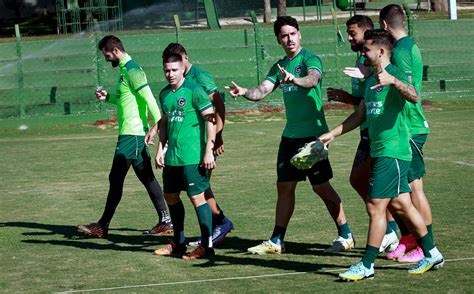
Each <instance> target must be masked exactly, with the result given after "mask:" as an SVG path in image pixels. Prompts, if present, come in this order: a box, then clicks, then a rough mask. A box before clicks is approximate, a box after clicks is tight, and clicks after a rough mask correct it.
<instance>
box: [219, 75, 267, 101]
mask: <svg viewBox="0 0 474 294" xmlns="http://www.w3.org/2000/svg"><path fill="white" fill-rule="evenodd" d="M231 84H232V86H229V87H227V86H226V87H225V88H226V89H227V90H229V93H230V95H231V96H232V97H234V98H237V97H239V96H243V97H244V98H245V99H247V100H250V101H259V100H262V99H263V98H265V97H266V96H267V95H268V94H270V93H271V92H272V91H273V87H274V86H275V85H274V84H273V83H272V82H270V81H268V80H264V81H263V82H262V83H261V84H260V86H258V87H256V88H251V89H248V88H243V87H240V86H239V85H237V84H236V83H235V82H234V81H232V82H231Z"/></svg>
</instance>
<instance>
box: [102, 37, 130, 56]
mask: <svg viewBox="0 0 474 294" xmlns="http://www.w3.org/2000/svg"><path fill="white" fill-rule="evenodd" d="M97 47H98V48H99V50H102V49H105V50H106V51H107V52H110V51H112V50H113V49H114V48H117V49H119V50H120V51H122V52H125V48H124V47H123V44H122V41H120V39H119V38H117V37H116V36H113V35H108V36H105V37H103V38H102V40H100V41H99V44H98V46H97Z"/></svg>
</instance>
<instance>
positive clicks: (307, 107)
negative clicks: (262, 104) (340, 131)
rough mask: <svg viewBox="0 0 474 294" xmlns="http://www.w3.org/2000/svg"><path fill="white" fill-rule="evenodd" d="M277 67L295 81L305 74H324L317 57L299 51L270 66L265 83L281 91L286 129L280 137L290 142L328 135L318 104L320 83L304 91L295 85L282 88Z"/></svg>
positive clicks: (320, 107)
mask: <svg viewBox="0 0 474 294" xmlns="http://www.w3.org/2000/svg"><path fill="white" fill-rule="evenodd" d="M277 64H279V65H280V66H281V67H283V68H284V69H286V70H287V71H288V72H289V73H291V74H293V75H294V76H295V78H299V77H304V76H306V75H307V74H308V70H310V69H312V70H317V71H318V72H320V73H321V75H322V73H323V65H322V63H321V60H320V59H319V57H317V56H316V55H314V54H313V53H311V52H310V51H308V50H306V49H304V48H302V49H301V50H300V52H299V53H298V54H297V55H296V56H295V57H293V58H292V59H290V58H288V56H285V58H283V59H281V60H279V61H278V62H277V63H275V64H274V65H273V67H272V68H271V69H270V72H269V73H268V75H267V77H266V80H268V81H270V82H271V83H273V84H274V85H275V86H279V87H280V89H281V90H282V91H283V100H284V103H285V110H286V125H285V129H284V130H283V136H284V137H289V138H304V137H311V136H319V135H321V134H323V133H326V132H327V131H328V126H327V124H326V119H325V117H324V111H323V103H322V100H321V82H322V81H321V80H320V81H319V82H318V85H317V86H316V87H314V88H303V87H299V86H297V85H295V84H292V83H290V84H282V83H281V82H280V81H281V80H282V73H281V72H280V70H279V69H278V67H277Z"/></svg>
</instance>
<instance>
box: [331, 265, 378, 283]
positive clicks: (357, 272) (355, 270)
mask: <svg viewBox="0 0 474 294" xmlns="http://www.w3.org/2000/svg"><path fill="white" fill-rule="evenodd" d="M374 273H375V272H374V265H373V264H372V266H371V267H370V268H366V267H365V266H364V264H363V263H362V262H359V263H358V264H355V265H353V266H351V267H350V268H349V270H348V271H346V272H344V273H342V274H339V278H340V279H341V280H343V281H348V282H355V281H360V280H364V279H372V278H373V277H374Z"/></svg>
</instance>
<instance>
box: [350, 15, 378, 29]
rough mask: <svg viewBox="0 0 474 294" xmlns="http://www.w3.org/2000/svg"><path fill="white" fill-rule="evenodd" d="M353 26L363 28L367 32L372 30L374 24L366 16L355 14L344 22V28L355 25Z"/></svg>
mask: <svg viewBox="0 0 474 294" xmlns="http://www.w3.org/2000/svg"><path fill="white" fill-rule="evenodd" d="M355 24H356V25H357V26H358V27H359V28H364V29H368V30H373V29H374V23H373V22H372V19H370V17H368V16H366V15H360V14H356V15H354V16H353V17H351V18H349V19H348V20H347V21H346V26H350V25H355Z"/></svg>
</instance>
